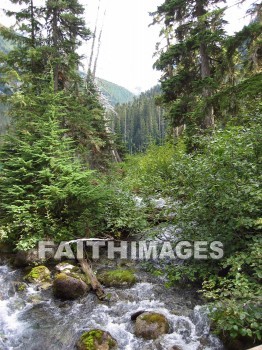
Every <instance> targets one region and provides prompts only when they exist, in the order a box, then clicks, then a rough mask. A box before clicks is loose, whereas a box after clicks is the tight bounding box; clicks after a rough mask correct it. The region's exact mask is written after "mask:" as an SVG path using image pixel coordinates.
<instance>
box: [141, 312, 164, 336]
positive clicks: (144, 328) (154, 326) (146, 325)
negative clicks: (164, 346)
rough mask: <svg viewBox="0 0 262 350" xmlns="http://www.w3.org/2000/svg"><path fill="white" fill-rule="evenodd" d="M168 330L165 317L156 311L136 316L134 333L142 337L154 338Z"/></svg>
mask: <svg viewBox="0 0 262 350" xmlns="http://www.w3.org/2000/svg"><path fill="white" fill-rule="evenodd" d="M168 331H169V324H168V321H167V319H166V317H165V316H164V315H162V314H159V313H156V312H144V313H142V314H141V315H139V316H138V317H137V318H136V323H135V335H136V336H137V337H142V338H144V339H148V340H149V339H156V338H158V337H159V336H160V335H163V334H166V333H168Z"/></svg>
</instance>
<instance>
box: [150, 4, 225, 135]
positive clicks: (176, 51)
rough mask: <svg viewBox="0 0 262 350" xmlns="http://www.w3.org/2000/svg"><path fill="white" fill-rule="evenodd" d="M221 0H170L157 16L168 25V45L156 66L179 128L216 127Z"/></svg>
mask: <svg viewBox="0 0 262 350" xmlns="http://www.w3.org/2000/svg"><path fill="white" fill-rule="evenodd" d="M219 2H221V1H220V0H194V1H181V0H166V1H165V2H164V3H163V4H162V5H161V6H159V7H158V9H157V11H156V12H155V13H153V14H152V15H153V16H154V21H153V23H156V22H158V23H159V22H160V23H162V25H163V30H162V35H163V34H164V35H165V36H166V37H168V40H167V46H166V47H165V48H164V49H162V50H161V51H160V56H159V58H158V59H157V61H156V63H155V67H156V68H157V69H158V70H161V71H163V72H164V74H163V76H162V79H161V85H162V90H163V94H162V100H161V102H162V104H163V105H164V106H165V107H166V109H167V110H168V117H169V119H170V120H171V124H172V125H173V127H174V128H176V127H180V126H181V125H183V124H186V125H187V127H193V128H194V129H195V128H201V129H206V128H213V127H214V123H215V121H214V106H213V104H212V99H211V97H212V95H213V93H214V91H215V89H216V88H217V82H216V80H215V71H216V68H217V66H218V65H219V63H220V58H221V54H222V42H223V40H224V37H225V33H224V29H223V25H224V21H223V9H218V8H217V7H216V4H217V3H219Z"/></svg>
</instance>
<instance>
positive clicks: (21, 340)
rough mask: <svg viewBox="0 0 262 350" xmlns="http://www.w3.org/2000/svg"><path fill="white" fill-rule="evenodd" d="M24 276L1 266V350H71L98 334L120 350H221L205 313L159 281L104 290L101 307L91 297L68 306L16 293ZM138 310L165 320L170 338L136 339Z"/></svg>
mask: <svg viewBox="0 0 262 350" xmlns="http://www.w3.org/2000/svg"><path fill="white" fill-rule="evenodd" d="M21 278H22V272H21V271H19V270H16V271H15V270H12V269H10V268H9V267H8V266H5V265H4V266H0V349H1V350H11V349H21V350H44V349H45V350H46V349H48V350H67V349H68V350H69V349H70V350H73V349H75V343H76V341H77V339H78V338H79V337H80V335H81V333H82V332H83V331H86V330H90V329H93V328H100V329H103V330H106V331H108V332H110V333H111V335H112V336H113V337H114V338H115V339H116V340H117V342H118V345H119V350H138V349H139V350H158V349H159V350H171V349H172V348H173V346H175V345H176V346H179V347H180V348H181V349H183V350H208V349H210V350H220V349H223V346H222V344H221V343H220V341H219V340H218V339H217V338H216V337H214V336H212V335H211V334H210V330H209V321H208V318H207V316H206V313H205V312H204V309H203V307H200V306H194V304H195V300H192V298H191V297H190V295H189V294H187V293H185V294H184V293H182V292H181V291H180V292H178V291H177V292H176V291H174V290H167V289H165V288H164V287H163V286H162V285H161V281H158V282H157V281H153V282H152V281H148V280H147V278H146V277H145V274H144V275H143V274H141V276H140V283H137V284H136V285H135V286H134V287H132V288H129V289H126V290H123V289H111V288H109V289H107V292H108V293H111V294H112V298H111V301H110V302H108V303H101V302H99V301H98V300H97V298H96V296H95V295H93V294H92V293H90V294H88V295H87V296H86V297H84V298H82V299H80V300H77V301H72V302H62V301H59V300H55V299H54V298H53V297H52V291H51V290H48V291H38V290H37V289H36V288H35V287H29V288H27V290H26V291H25V292H17V291H16V288H15V285H16V283H17V281H21ZM139 310H147V311H150V310H154V311H156V312H160V313H162V314H164V315H165V316H166V317H167V319H168V321H169V323H170V325H171V330H170V333H169V334H167V335H164V336H162V337H160V338H158V339H157V340H155V341H145V340H142V339H139V338H137V337H135V336H134V323H133V322H132V321H131V319H130V318H131V315H132V314H133V313H135V312H136V311H139Z"/></svg>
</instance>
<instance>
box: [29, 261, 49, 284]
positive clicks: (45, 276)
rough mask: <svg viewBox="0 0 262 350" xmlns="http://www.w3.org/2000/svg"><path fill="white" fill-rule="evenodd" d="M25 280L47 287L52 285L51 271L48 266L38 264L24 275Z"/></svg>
mask: <svg viewBox="0 0 262 350" xmlns="http://www.w3.org/2000/svg"><path fill="white" fill-rule="evenodd" d="M24 280H25V281H27V282H30V283H34V284H38V285H39V286H40V287H41V288H42V289H47V288H49V287H50V286H51V272H50V271H49V269H48V268H47V267H46V266H43V265H41V266H36V267H33V268H32V270H31V271H30V272H29V273H28V274H27V275H26V276H25V277H24Z"/></svg>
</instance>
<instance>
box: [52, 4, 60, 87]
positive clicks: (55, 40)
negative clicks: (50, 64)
mask: <svg viewBox="0 0 262 350" xmlns="http://www.w3.org/2000/svg"><path fill="white" fill-rule="evenodd" d="M52 30H53V44H54V49H55V50H54V51H55V52H54V53H53V54H54V55H55V56H56V57H55V58H54V59H55V60H56V59H57V55H58V19H57V8H54V9H53V26H52ZM58 75H59V67H58V63H57V62H55V64H54V91H55V92H57V91H58Z"/></svg>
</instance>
